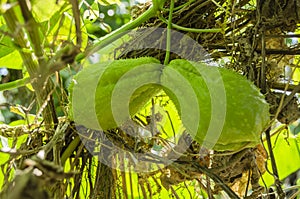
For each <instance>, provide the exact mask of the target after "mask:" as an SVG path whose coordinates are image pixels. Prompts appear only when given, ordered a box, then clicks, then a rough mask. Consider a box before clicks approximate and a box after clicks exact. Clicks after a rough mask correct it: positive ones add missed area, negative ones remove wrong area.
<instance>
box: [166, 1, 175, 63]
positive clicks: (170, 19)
mask: <svg viewBox="0 0 300 199" xmlns="http://www.w3.org/2000/svg"><path fill="white" fill-rule="evenodd" d="M173 9H174V0H171V4H170V11H169V19H168V27H167V46H166V56H165V60H164V65H167V64H168V63H169V60H170V53H171V52H170V51H171V30H172V17H173Z"/></svg>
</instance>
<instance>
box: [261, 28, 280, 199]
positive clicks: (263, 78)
mask: <svg viewBox="0 0 300 199" xmlns="http://www.w3.org/2000/svg"><path fill="white" fill-rule="evenodd" d="M261 56H262V65H261V71H260V78H261V79H260V87H261V91H262V93H264V94H265V93H266V92H267V88H266V85H267V82H266V63H265V60H266V41H265V28H264V27H263V28H262V51H261ZM265 135H266V141H267V146H268V150H269V156H270V160H271V165H272V171H273V174H272V175H273V177H274V180H275V186H276V189H277V192H278V196H279V198H280V199H281V198H285V193H284V192H283V190H282V188H281V182H280V180H279V174H278V170H277V165H276V160H275V156H274V153H273V149H272V142H271V134H270V128H268V129H267V130H266V131H265Z"/></svg>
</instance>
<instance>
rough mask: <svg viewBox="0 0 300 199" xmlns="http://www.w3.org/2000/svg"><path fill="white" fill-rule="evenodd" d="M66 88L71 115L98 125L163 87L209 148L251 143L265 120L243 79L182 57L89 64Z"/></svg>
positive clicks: (135, 108) (117, 118)
mask: <svg viewBox="0 0 300 199" xmlns="http://www.w3.org/2000/svg"><path fill="white" fill-rule="evenodd" d="M70 88H71V89H70V91H71V93H72V95H71V98H70V101H71V113H72V115H73V119H74V121H75V122H76V123H78V124H82V125H85V126H86V127H88V128H93V129H102V130H107V129H111V128H115V127H117V126H119V125H122V124H123V123H124V122H125V121H126V120H127V119H128V118H129V117H130V116H133V115H134V114H136V113H137V112H139V111H140V110H141V109H142V108H143V106H144V105H145V104H146V103H147V102H148V101H149V100H150V99H151V98H152V97H153V96H155V95H156V94H158V93H159V92H160V91H161V90H164V91H165V93H166V94H167V95H169V97H170V99H171V100H172V101H173V102H174V104H175V106H176V108H177V110H178V112H179V115H180V116H181V120H182V122H183V124H184V125H185V127H186V129H187V131H188V133H190V134H191V135H192V136H193V137H194V139H195V140H196V141H197V142H199V143H201V144H202V145H204V146H206V147H208V148H213V149H215V150H230V151H234V150H239V149H241V148H244V147H253V146H255V145H256V144H258V143H259V138H260V133H261V132H262V130H263V128H264V126H265V125H266V124H267V123H268V121H269V112H268V110H269V107H268V104H267V103H266V102H265V100H264V97H263V95H262V94H260V92H259V90H258V89H257V88H256V87H255V86H254V85H253V84H252V83H251V82H249V81H248V80H247V79H245V78H244V77H242V76H241V75H238V74H237V73H235V72H232V71H229V70H226V69H222V68H217V67H211V66H207V65H205V64H201V63H195V62H189V61H186V60H173V61H171V62H170V64H169V65H167V66H163V65H161V64H159V62H158V60H156V59H154V58H138V59H126V60H116V61H112V62H106V63H101V64H95V65H91V66H88V67H86V68H85V69H84V70H82V71H81V72H80V73H78V74H77V75H76V76H75V78H74V83H73V85H71V87H70ZM78 98H79V99H78Z"/></svg>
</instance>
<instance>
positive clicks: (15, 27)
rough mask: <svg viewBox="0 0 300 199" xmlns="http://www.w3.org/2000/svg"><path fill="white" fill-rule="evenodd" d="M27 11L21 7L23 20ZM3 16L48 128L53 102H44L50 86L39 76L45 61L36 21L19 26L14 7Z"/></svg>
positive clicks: (25, 18) (47, 97) (51, 120)
mask: <svg viewBox="0 0 300 199" xmlns="http://www.w3.org/2000/svg"><path fill="white" fill-rule="evenodd" d="M19 3H20V6H25V7H26V6H27V5H26V4H25V5H23V3H24V2H23V1H20V2H19ZM28 12H29V10H28V7H27V8H23V9H22V15H23V17H24V20H25V21H26V20H29V18H30V17H32V16H31V15H30V14H28ZM3 17H4V20H5V22H6V24H7V26H8V28H9V30H10V31H11V34H12V35H13V36H14V37H13V39H14V43H15V44H16V45H17V46H19V53H20V55H21V57H22V60H23V64H24V66H25V67H26V69H27V71H28V73H29V75H30V78H31V81H30V82H31V83H32V86H33V88H34V90H35V94H36V97H37V101H38V104H39V106H40V107H42V108H43V117H44V119H45V124H46V128H50V127H51V124H52V122H53V114H52V111H53V106H51V105H53V104H52V103H51V102H46V100H48V99H49V96H48V93H49V92H50V91H51V87H50V85H49V84H45V79H43V78H41V77H40V75H39V74H40V71H41V66H43V65H45V64H46V61H45V59H44V58H43V50H42V45H41V42H40V38H39V35H38V31H37V27H38V26H37V23H34V24H31V23H30V24H31V25H30V24H25V26H24V27H25V28H21V27H22V26H20V24H22V23H21V22H20V20H19V19H18V18H17V15H16V13H15V10H14V8H10V9H8V10H7V11H6V12H5V13H4V14H3ZM30 21H31V20H30ZM25 23H26V22H25ZM28 25H30V26H28ZM33 26H36V27H33ZM25 31H27V36H28V37H29V38H30V45H31V46H32V47H33V50H34V53H35V56H36V57H37V58H38V59H37V60H36V59H35V58H34V56H32V53H31V52H30V46H29V45H28V40H26V38H27V37H26V36H25V35H26V34H25ZM24 49H25V50H24ZM8 86H12V85H8ZM45 104H46V106H45ZM43 106H45V107H43Z"/></svg>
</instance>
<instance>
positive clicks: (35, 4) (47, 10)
mask: <svg viewBox="0 0 300 199" xmlns="http://www.w3.org/2000/svg"><path fill="white" fill-rule="evenodd" d="M63 4H64V3H63V1H54V0H43V1H41V0H32V1H31V6H32V13H33V14H34V17H35V19H37V20H38V21H39V22H43V21H47V20H49V19H50V18H51V17H52V16H53V15H54V14H55V13H56V11H58V10H59V9H60V8H61V6H62V5H63Z"/></svg>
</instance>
